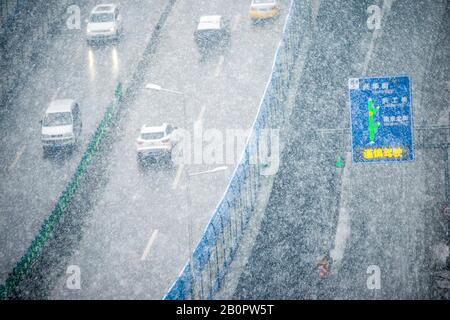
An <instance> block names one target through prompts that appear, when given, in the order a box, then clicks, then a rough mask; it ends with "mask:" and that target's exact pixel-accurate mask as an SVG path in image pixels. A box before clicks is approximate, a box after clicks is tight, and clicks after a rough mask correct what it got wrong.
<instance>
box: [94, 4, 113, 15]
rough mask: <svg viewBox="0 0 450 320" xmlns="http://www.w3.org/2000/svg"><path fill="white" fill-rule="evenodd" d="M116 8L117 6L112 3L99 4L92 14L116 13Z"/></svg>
mask: <svg viewBox="0 0 450 320" xmlns="http://www.w3.org/2000/svg"><path fill="white" fill-rule="evenodd" d="M115 8H116V5H115V4H112V3H110V4H99V5H97V6H95V7H94V9H93V10H92V12H94V13H100V12H112V11H114V9H115Z"/></svg>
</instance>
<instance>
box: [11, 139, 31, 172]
mask: <svg viewBox="0 0 450 320" xmlns="http://www.w3.org/2000/svg"><path fill="white" fill-rule="evenodd" d="M26 147H27V145H26V144H24V145H22V146H21V147H20V148H19V150H17V153H16V156H15V158H14V160H13V162H12V163H11V165H10V166H9V168H8V170H9V171H12V170H13V169H14V168H15V166H16V165H17V163H18V162H19V159H20V157H21V156H22V154H23V152H24V151H25V148H26Z"/></svg>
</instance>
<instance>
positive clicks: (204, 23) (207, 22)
mask: <svg viewBox="0 0 450 320" xmlns="http://www.w3.org/2000/svg"><path fill="white" fill-rule="evenodd" d="M221 19H222V16H219V15H214V16H201V17H200V21H199V23H198V26H197V30H212V29H220V20H221Z"/></svg>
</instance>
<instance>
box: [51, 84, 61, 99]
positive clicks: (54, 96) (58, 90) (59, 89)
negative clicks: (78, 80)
mask: <svg viewBox="0 0 450 320" xmlns="http://www.w3.org/2000/svg"><path fill="white" fill-rule="evenodd" d="M60 91H61V87H59V88H58V89H56V91H55V93H54V94H53V96H52V101H53V100H55V99H56V98H57V97H58V94H59V92H60Z"/></svg>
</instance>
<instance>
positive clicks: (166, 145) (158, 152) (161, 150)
mask: <svg viewBox="0 0 450 320" xmlns="http://www.w3.org/2000/svg"><path fill="white" fill-rule="evenodd" d="M176 129H177V128H176V127H173V126H172V125H170V124H168V123H163V124H162V125H161V126H158V127H150V126H146V125H143V126H142V128H141V131H140V134H139V137H138V138H137V139H136V151H137V159H138V162H139V164H142V162H143V161H144V160H146V159H149V160H157V159H161V158H163V159H166V160H170V159H171V157H172V149H173V147H174V145H175V140H174V135H173V132H174V130H176Z"/></svg>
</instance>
